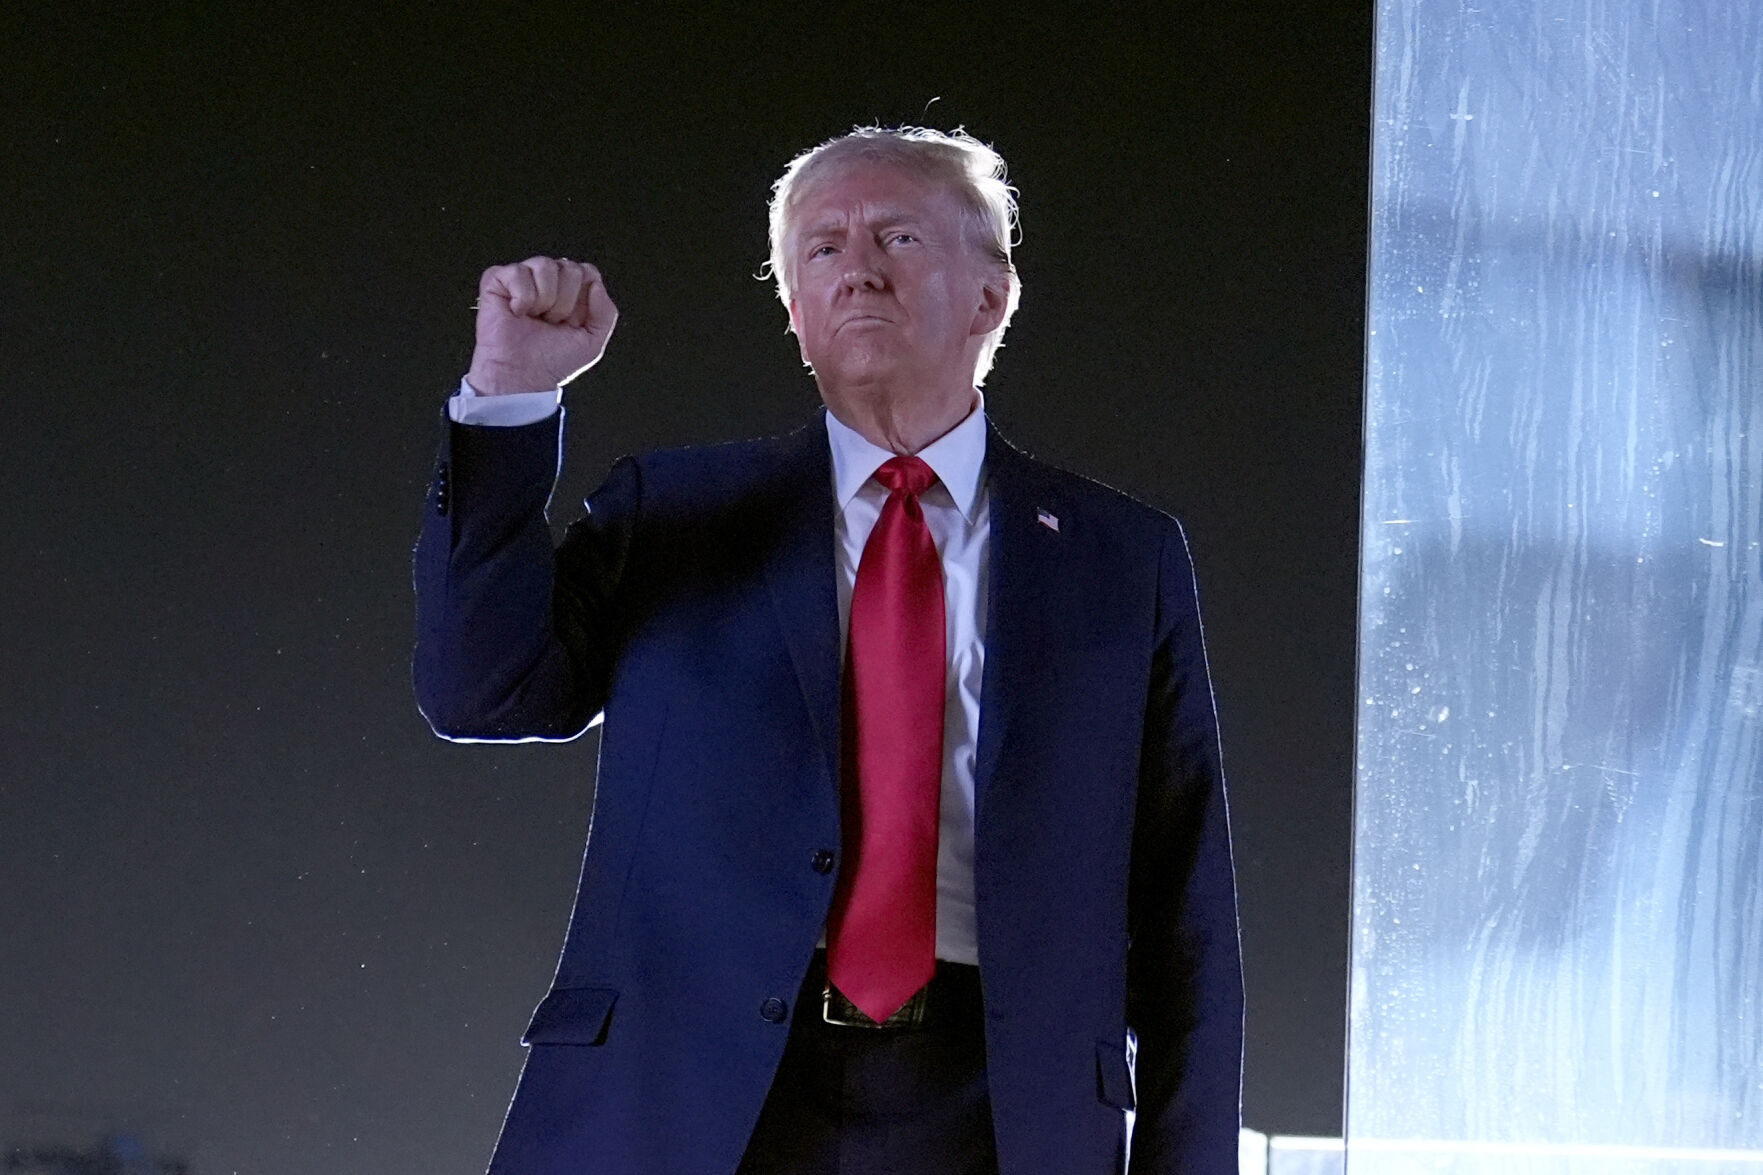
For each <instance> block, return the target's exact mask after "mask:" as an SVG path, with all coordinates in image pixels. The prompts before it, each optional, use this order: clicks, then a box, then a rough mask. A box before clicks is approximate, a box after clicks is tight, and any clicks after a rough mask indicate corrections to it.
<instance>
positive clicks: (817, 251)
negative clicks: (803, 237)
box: [808, 245, 833, 257]
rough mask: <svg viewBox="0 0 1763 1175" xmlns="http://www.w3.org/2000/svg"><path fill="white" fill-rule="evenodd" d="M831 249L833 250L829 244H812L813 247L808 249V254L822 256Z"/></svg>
mask: <svg viewBox="0 0 1763 1175" xmlns="http://www.w3.org/2000/svg"><path fill="white" fill-rule="evenodd" d="M832 251H833V247H832V246H831V245H816V246H814V248H812V249H810V250H809V251H808V256H810V257H820V256H823V255H824V254H827V253H831V252H832Z"/></svg>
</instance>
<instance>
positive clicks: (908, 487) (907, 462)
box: [875, 457, 937, 497]
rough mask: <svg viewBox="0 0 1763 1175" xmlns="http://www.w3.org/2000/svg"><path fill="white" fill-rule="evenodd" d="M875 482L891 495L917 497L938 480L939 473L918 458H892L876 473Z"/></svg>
mask: <svg viewBox="0 0 1763 1175" xmlns="http://www.w3.org/2000/svg"><path fill="white" fill-rule="evenodd" d="M875 480H876V481H878V482H880V483H881V484H882V487H883V488H884V489H886V490H887V491H888V492H889V493H891V494H910V495H912V496H913V497H917V496H918V495H919V494H922V493H923V492H924V491H925V490H928V489H929V488H930V487H931V486H932V485H933V484H934V483H935V482H936V480H937V471H936V470H934V469H932V468H931V467H930V466H929V465H927V464H926V463H925V462H924V461H923V460H922V459H920V458H918V457H890V458H889V459H888V460H886V461H884V462H882V465H881V468H880V469H877V470H876V471H875Z"/></svg>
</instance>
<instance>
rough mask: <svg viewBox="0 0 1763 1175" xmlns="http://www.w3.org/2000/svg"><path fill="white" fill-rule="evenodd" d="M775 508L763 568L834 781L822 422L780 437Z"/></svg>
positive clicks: (832, 591)
mask: <svg viewBox="0 0 1763 1175" xmlns="http://www.w3.org/2000/svg"><path fill="white" fill-rule="evenodd" d="M783 444H784V446H785V450H784V459H783V461H782V463H781V468H780V471H779V481H778V485H777V491H778V492H777V497H776V499H775V503H776V504H775V509H776V511H777V515H778V526H779V535H780V540H779V542H778V543H777V545H776V547H775V548H774V552H773V556H772V558H771V559H770V560H769V561H768V563H767V565H766V568H765V575H766V581H767V584H768V586H769V587H770V589H771V599H772V603H773V604H774V605H775V606H776V610H777V619H778V624H779V626H780V627H781V628H782V629H783V634H784V641H785V643H786V644H787V645H788V647H789V650H790V661H791V663H792V664H793V665H794V666H795V669H796V678H797V680H798V681H799V682H800V684H801V687H802V699H803V701H804V702H805V703H806V705H807V708H808V718H809V721H810V722H811V723H812V724H813V727H814V735H815V742H816V744H817V745H818V746H819V747H820V750H821V755H822V759H823V761H824V765H825V768H826V776H827V779H828V781H829V782H830V783H831V784H832V786H834V787H836V786H837V784H838V778H839V775H838V761H839V760H838V747H839V664H840V656H839V601H838V595H837V587H836V582H837V581H836V580H835V578H834V577H835V576H836V575H837V574H838V568H837V567H836V565H835V564H834V561H833V483H832V456H831V453H830V451H829V449H828V443H827V438H826V426H825V422H824V421H823V420H821V418H820V417H819V416H818V415H816V417H815V419H814V423H812V424H810V425H807V426H805V427H803V428H801V429H798V430H797V431H796V432H794V433H791V434H790V435H789V436H787V437H785V438H783Z"/></svg>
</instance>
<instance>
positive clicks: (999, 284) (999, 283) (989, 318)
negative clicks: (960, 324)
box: [968, 269, 1016, 335]
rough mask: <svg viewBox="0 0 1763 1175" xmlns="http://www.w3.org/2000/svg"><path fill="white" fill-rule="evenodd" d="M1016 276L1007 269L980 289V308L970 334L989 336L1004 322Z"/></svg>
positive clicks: (988, 279)
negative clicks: (1011, 284) (1012, 284)
mask: <svg viewBox="0 0 1763 1175" xmlns="http://www.w3.org/2000/svg"><path fill="white" fill-rule="evenodd" d="M1015 280H1016V275H1015V274H1013V273H1011V272H1010V271H1009V270H1007V269H1001V270H998V271H997V272H996V273H993V274H992V275H991V276H989V277H987V278H986V281H985V284H984V285H982V286H980V288H979V306H978V307H977V308H976V309H975V311H974V316H973V329H972V330H970V331H969V332H968V333H969V334H976V335H989V334H991V333H992V332H993V331H995V330H997V329H998V324H999V323H1001V322H1003V321H1004V310H1005V308H1006V307H1008V306H1009V305H1010V283H1011V282H1013V281H1015Z"/></svg>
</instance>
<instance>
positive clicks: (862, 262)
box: [844, 241, 887, 290]
mask: <svg viewBox="0 0 1763 1175" xmlns="http://www.w3.org/2000/svg"><path fill="white" fill-rule="evenodd" d="M844 282H845V285H846V286H847V287H849V288H850V289H853V290H863V289H868V290H879V289H881V288H882V287H883V286H884V285H885V284H887V281H886V278H885V277H884V276H883V272H882V253H881V250H880V249H877V248H876V247H875V245H874V244H873V243H871V242H867V241H861V242H859V243H857V244H854V245H851V246H850V247H848V248H847V249H846V250H845V275H844Z"/></svg>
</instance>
